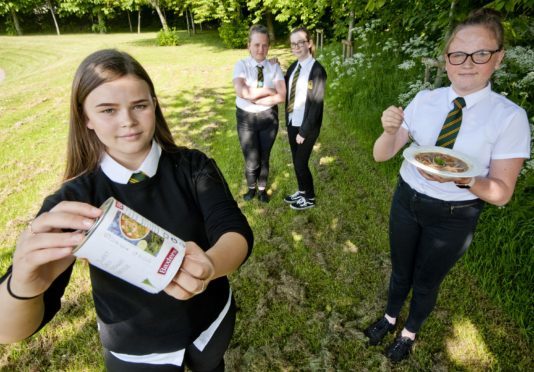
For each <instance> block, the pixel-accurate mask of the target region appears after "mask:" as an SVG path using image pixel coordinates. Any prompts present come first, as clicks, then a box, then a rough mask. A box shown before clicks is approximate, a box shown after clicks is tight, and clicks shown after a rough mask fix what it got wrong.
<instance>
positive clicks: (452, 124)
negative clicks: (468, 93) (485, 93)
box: [436, 97, 465, 149]
mask: <svg viewBox="0 0 534 372" xmlns="http://www.w3.org/2000/svg"><path fill="white" fill-rule="evenodd" d="M452 103H453V104H454V107H453V108H452V110H451V111H450V112H449V114H448V115H447V118H446V119H445V123H443V127H441V132H439V136H438V139H437V140H436V146H441V147H448V148H449V149H452V148H453V146H454V142H455V141H456V136H458V132H459V131H460V126H461V125H462V109H463V108H464V107H465V99H463V98H462V97H458V98H456V99H455V100H454V101H452Z"/></svg>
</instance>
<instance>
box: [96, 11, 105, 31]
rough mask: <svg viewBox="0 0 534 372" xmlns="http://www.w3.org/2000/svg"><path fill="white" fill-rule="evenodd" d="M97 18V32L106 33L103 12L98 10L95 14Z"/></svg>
mask: <svg viewBox="0 0 534 372" xmlns="http://www.w3.org/2000/svg"><path fill="white" fill-rule="evenodd" d="M97 19H98V32H99V33H101V34H105V33H106V21H105V19H104V13H102V11H99V12H98V14H97Z"/></svg>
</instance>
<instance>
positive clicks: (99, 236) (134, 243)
mask: <svg viewBox="0 0 534 372" xmlns="http://www.w3.org/2000/svg"><path fill="white" fill-rule="evenodd" d="M100 209H102V211H103V213H102V215H101V216H100V218H99V219H98V220H97V221H96V222H95V224H94V225H93V226H92V227H91V229H90V230H89V231H88V232H87V236H86V237H85V239H84V240H83V241H82V242H81V243H80V244H79V245H78V246H77V247H76V249H75V250H74V252H73V254H74V255H75V256H76V257H79V258H85V259H87V260H88V261H89V262H90V263H91V264H92V265H94V266H96V267H98V268H99V269H102V270H104V271H106V272H108V273H110V274H112V275H115V276H117V277H118V278H120V279H122V280H125V281H127V282H128V283H130V284H133V285H135V286H137V287H139V288H142V289H144V290H145V291H147V292H150V293H158V292H160V291H161V290H162V289H163V288H165V287H166V286H167V285H168V284H169V283H170V282H171V280H172V279H173V278H174V276H175V275H176V273H177V272H178V269H179V268H180V266H181V264H182V261H183V259H184V255H185V243H184V242H183V241H182V240H181V239H180V238H178V237H176V236H174V235H173V234H171V233H170V232H168V231H166V230H164V229H162V228H161V227H159V226H158V225H156V224H154V223H153V222H151V221H149V220H147V219H146V218H144V217H143V216H141V215H140V214H138V213H136V212H135V211H133V210H132V209H130V208H128V207H127V206H125V205H124V204H122V203H121V202H120V201H118V200H117V199H115V198H113V197H111V198H109V199H108V200H106V201H105V202H104V203H103V204H102V206H101V207H100Z"/></svg>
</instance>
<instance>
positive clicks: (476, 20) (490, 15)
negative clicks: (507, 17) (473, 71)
mask: <svg viewBox="0 0 534 372" xmlns="http://www.w3.org/2000/svg"><path fill="white" fill-rule="evenodd" d="M470 26H482V27H484V28H486V29H487V30H488V31H490V32H491V33H492V34H493V36H494V37H495V41H497V45H498V48H499V50H501V49H502V48H503V47H504V28H503V26H502V23H501V14H500V13H499V12H497V11H496V10H493V9H486V8H481V9H477V10H475V11H473V12H471V13H470V14H469V16H468V17H467V19H465V20H464V21H463V22H461V23H459V24H458V25H456V27H455V28H454V30H453V31H452V33H451V36H450V37H449V39H448V40H447V43H446V44H445V50H444V52H445V53H448V52H449V47H450V45H451V43H452V41H453V40H454V38H455V37H456V34H457V33H458V32H459V31H461V30H463V29H464V28H466V27H470Z"/></svg>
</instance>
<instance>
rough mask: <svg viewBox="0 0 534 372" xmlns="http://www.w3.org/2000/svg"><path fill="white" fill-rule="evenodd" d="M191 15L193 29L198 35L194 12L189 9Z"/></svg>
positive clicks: (194, 33)
mask: <svg viewBox="0 0 534 372" xmlns="http://www.w3.org/2000/svg"><path fill="white" fill-rule="evenodd" d="M189 16H190V17H191V28H192V29H193V35H196V33H197V30H196V29H195V19H194V18H193V12H192V11H191V9H189Z"/></svg>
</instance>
